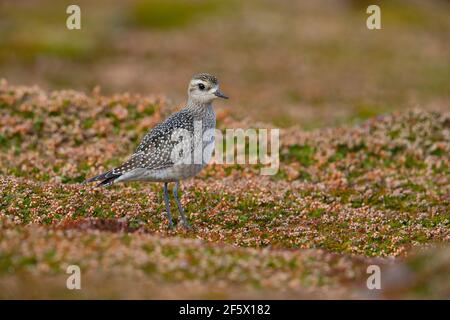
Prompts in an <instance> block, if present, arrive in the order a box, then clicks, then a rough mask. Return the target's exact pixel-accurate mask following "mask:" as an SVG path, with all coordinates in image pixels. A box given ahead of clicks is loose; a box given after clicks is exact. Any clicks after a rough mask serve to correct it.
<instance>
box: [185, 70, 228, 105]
mask: <svg viewBox="0 0 450 320" xmlns="http://www.w3.org/2000/svg"><path fill="white" fill-rule="evenodd" d="M188 95H189V100H191V101H192V102H194V103H196V104H209V103H211V102H212V101H213V100H214V99H217V98H222V99H228V97H227V96H226V95H225V94H223V93H222V92H221V91H220V90H219V81H218V80H217V78H216V77H215V76H213V75H210V74H208V73H199V74H197V75H195V76H194V77H192V79H191V81H190V82H189V87H188Z"/></svg>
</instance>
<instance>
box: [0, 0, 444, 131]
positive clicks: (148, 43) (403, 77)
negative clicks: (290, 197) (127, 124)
mask: <svg viewBox="0 0 450 320" xmlns="http://www.w3.org/2000/svg"><path fill="white" fill-rule="evenodd" d="M74 3H76V4H78V5H79V6H80V7H81V18H82V29H81V30H68V29H67V28H66V19H67V16H68V15H67V14H66V8H67V6H68V5H70V4H74ZM375 3H376V4H379V5H380V6H381V17H382V30H377V31H371V30H368V29H367V28H366V18H367V16H368V15H367V14H366V8H367V6H368V5H369V4H375ZM449 13H450V1H444V0H434V1H421V0H405V1H400V0H389V1H365V0H364V1H362V0H340V1H336V0H333V1H331V0H329V1H325V0H321V1H288V0H279V1H274V0H272V1H269V0H259V1H257V0H247V1H238V0H227V1H221V0H212V1H203V0H171V1H168V0H130V1H118V0H117V1H113V0H108V1H106V0H97V1H87V0H79V1H75V2H74V1H65V0H64V1H50V0H21V1H9V0H6V1H2V2H0V78H6V79H7V80H8V81H9V82H10V83H12V84H25V85H31V84H38V85H40V86H41V87H43V88H45V89H49V90H53V89H63V88H71V89H76V90H85V91H90V90H92V88H93V87H94V86H96V85H99V86H100V87H101V88H102V91H103V92H105V93H111V92H117V91H120V92H123V91H130V92H140V93H144V94H146V93H163V94H165V95H167V96H168V97H169V98H170V99H171V101H172V102H173V104H176V105H180V104H182V103H183V101H184V99H185V92H186V84H187V81H188V79H189V78H190V76H191V75H192V74H194V73H197V72H203V71H205V72H211V73H214V74H217V75H218V76H219V78H220V79H221V81H222V89H223V91H224V92H227V93H228V94H229V95H230V96H231V97H232V98H233V99H232V100H231V101H230V105H231V107H230V109H231V112H232V113H233V114H235V115H236V116H237V117H243V116H249V117H251V118H252V119H255V120H261V121H265V122H272V123H274V124H276V125H279V126H290V125H295V124H299V125H300V126H302V127H303V128H305V129H309V128H315V127H320V126H325V125H337V124H340V123H343V122H355V121H359V120H362V119H366V118H368V117H372V116H374V115H378V114H382V113H386V112H391V111H394V110H399V109H406V108H411V107H419V108H422V109H438V110H442V109H447V110H448V109H450V90H449V87H450V85H449V84H450V83H449V82H450V41H449V39H450V19H449Z"/></svg>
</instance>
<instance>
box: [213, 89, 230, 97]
mask: <svg viewBox="0 0 450 320" xmlns="http://www.w3.org/2000/svg"><path fill="white" fill-rule="evenodd" d="M214 95H215V96H216V97H219V98H222V99H228V97H227V96H226V95H225V94H223V93H222V91H220V90H216V92H214Z"/></svg>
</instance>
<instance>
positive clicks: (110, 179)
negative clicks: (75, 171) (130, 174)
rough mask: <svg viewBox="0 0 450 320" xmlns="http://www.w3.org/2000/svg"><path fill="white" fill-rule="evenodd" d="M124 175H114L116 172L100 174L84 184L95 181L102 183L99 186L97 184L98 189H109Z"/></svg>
mask: <svg viewBox="0 0 450 320" xmlns="http://www.w3.org/2000/svg"><path fill="white" fill-rule="evenodd" d="M121 175H122V174H121V173H114V170H110V171H108V172H105V173H102V174H99V175H98V176H95V177H93V178H90V179H88V180H86V181H85V182H83V184H86V183H90V182H94V181H100V183H99V184H97V187H108V186H110V185H112V184H113V183H114V182H115V181H116V179H117V178H119V177H120V176H121Z"/></svg>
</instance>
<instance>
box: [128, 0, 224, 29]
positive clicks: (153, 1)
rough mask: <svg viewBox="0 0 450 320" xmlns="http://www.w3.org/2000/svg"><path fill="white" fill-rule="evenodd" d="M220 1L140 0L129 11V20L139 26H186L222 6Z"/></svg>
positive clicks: (167, 27)
mask: <svg viewBox="0 0 450 320" xmlns="http://www.w3.org/2000/svg"><path fill="white" fill-rule="evenodd" d="M223 5H224V3H223V2H222V1H218V0H213V1H195V0H194V1H188V0H174V1H170V2H168V1H164V0H140V1H138V2H136V3H135V4H134V5H133V6H132V7H131V10H130V11H129V21H130V22H131V23H132V24H134V25H136V26H139V27H147V28H156V29H169V28H174V27H181V26H186V25H188V24H190V23H192V22H194V21H195V20H196V19H198V18H200V17H202V16H205V15H211V14H212V13H214V12H216V11H218V10H219V9H221V8H223Z"/></svg>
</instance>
